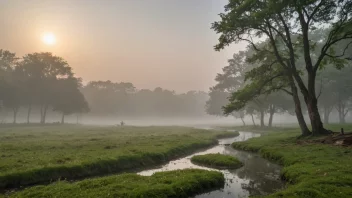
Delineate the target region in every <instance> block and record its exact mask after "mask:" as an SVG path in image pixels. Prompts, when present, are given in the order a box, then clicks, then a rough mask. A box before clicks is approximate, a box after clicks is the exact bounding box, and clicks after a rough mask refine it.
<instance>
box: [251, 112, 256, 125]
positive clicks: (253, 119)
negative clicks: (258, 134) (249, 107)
mask: <svg viewBox="0 0 352 198" xmlns="http://www.w3.org/2000/svg"><path fill="white" fill-rule="evenodd" d="M251 117H252V122H253V125H254V126H257V125H256V124H255V121H254V117H253V114H251Z"/></svg>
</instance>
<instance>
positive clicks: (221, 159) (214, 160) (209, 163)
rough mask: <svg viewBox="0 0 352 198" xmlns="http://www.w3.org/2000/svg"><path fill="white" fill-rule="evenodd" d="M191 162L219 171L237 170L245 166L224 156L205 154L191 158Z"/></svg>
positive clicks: (235, 159) (233, 158) (232, 158)
mask: <svg viewBox="0 0 352 198" xmlns="http://www.w3.org/2000/svg"><path fill="white" fill-rule="evenodd" d="M191 162H192V163H194V164H198V165H201V166H206V167H211V168H217V169H236V168H239V167H241V166H243V164H242V162H240V161H239V160H238V159H237V158H235V157H232V156H229V155H222V154H219V153H218V154H205V155H195V156H193V157H192V158H191Z"/></svg>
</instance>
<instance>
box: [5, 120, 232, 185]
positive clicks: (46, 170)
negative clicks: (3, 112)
mask: <svg viewBox="0 0 352 198" xmlns="http://www.w3.org/2000/svg"><path fill="white" fill-rule="evenodd" d="M236 135H238V133H229V132H220V131H208V130H202V129H193V128H186V127H123V128H121V127H88V126H86V127H84V126H72V125H67V126H45V127H43V126H29V127H26V126H23V127H2V128H0V189H1V188H2V189H4V188H10V187H19V186H26V185H33V184H38V183H48V182H51V181H56V180H58V179H80V178H84V177H89V176H98V175H104V174H109V173H118V172H123V171H127V170H132V169H136V168H143V167H150V166H153V165H159V164H162V163H165V162H167V161H169V160H171V159H175V158H177V157H181V156H184V155H187V154H190V153H192V152H194V151H196V150H198V149H201V148H205V147H209V146H211V145H214V144H216V143H217V141H216V138H217V137H218V136H220V137H224V136H236Z"/></svg>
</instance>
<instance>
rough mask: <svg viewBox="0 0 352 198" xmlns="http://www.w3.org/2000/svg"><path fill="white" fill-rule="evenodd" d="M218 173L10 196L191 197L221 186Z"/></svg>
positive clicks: (190, 172)
mask: <svg viewBox="0 0 352 198" xmlns="http://www.w3.org/2000/svg"><path fill="white" fill-rule="evenodd" d="M224 180H225V179H224V175H223V174H222V173H221V172H217V171H206V170H199V169H185V170H177V171H169V172H160V173H155V174H153V175H152V176H149V177H146V176H140V175H137V174H128V173H127V174H121V175H116V176H109V177H102V178H96V179H86V180H83V181H79V182H75V183H69V182H65V181H63V182H57V183H54V184H51V185H47V186H36V187H32V188H27V189H25V190H23V191H20V192H18V193H14V194H12V195H10V197H16V198H20V197H26V198H30V197H33V198H37V197H41V198H45V197H48V198H49V197H85V198H86V197H94V198H95V197H100V198H103V197H124V198H125V197H127V198H128V197H153V198H154V197H155V198H159V197H160V198H164V197H185V198H186V197H190V196H192V195H196V194H200V193H203V192H207V191H209V190H210V189H214V188H221V187H223V186H224V182H225V181H224Z"/></svg>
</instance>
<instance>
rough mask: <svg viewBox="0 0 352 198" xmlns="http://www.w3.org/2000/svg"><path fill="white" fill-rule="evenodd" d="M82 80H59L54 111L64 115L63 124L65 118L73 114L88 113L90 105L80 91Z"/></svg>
mask: <svg viewBox="0 0 352 198" xmlns="http://www.w3.org/2000/svg"><path fill="white" fill-rule="evenodd" d="M80 87H81V80H80V79H77V78H74V77H70V78H67V79H58V80H57V82H56V86H55V96H56V97H55V98H56V100H55V101H54V104H53V110H54V111H59V112H61V113H62V117H61V123H62V124H64V122H65V116H66V115H71V114H73V113H83V112H88V111H89V107H88V103H87V101H86V100H85V98H84V96H83V94H82V93H81V91H80V89H79V88H80Z"/></svg>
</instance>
